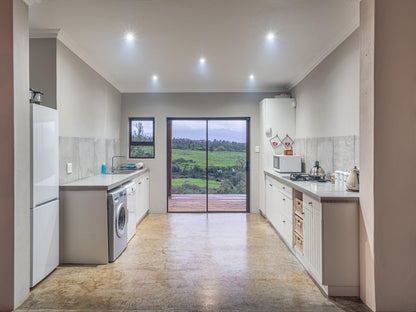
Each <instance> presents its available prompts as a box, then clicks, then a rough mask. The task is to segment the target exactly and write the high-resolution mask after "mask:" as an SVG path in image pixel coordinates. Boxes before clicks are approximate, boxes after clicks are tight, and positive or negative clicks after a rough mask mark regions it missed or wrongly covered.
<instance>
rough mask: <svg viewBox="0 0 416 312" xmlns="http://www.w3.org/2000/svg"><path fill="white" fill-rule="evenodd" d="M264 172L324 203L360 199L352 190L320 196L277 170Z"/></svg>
mask: <svg viewBox="0 0 416 312" xmlns="http://www.w3.org/2000/svg"><path fill="white" fill-rule="evenodd" d="M264 173H265V174H266V175H268V176H270V177H272V178H274V179H276V180H278V181H279V182H281V183H283V184H285V185H287V186H289V187H291V188H294V189H296V190H298V191H299V192H302V193H304V194H307V195H309V196H311V197H313V198H315V199H317V200H318V201H320V202H325V203H330V202H358V201H359V200H360V193H358V192H352V191H347V190H345V192H346V194H348V196H342V195H341V196H339V195H334V196H321V195H319V193H314V192H312V191H310V190H308V189H305V188H304V187H302V186H301V185H299V184H297V183H296V181H291V180H288V179H285V178H283V177H282V176H281V174H279V173H277V172H274V171H273V172H272V171H271V170H264ZM310 183H321V182H310Z"/></svg>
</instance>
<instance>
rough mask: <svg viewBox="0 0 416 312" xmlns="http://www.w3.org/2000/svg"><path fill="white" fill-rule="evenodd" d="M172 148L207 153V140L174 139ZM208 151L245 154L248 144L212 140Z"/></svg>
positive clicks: (209, 142)
mask: <svg viewBox="0 0 416 312" xmlns="http://www.w3.org/2000/svg"><path fill="white" fill-rule="evenodd" d="M172 146H174V147H175V148H176V149H182V150H184V149H189V150H195V151H205V150H206V141H205V140H191V139H182V138H173V139H172ZM208 150H209V151H210V152H216V151H227V152H245V151H246V143H240V142H231V141H225V140H217V139H215V140H212V141H211V140H210V141H208Z"/></svg>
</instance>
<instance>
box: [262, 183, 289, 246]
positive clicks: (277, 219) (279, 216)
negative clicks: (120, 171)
mask: <svg viewBox="0 0 416 312" xmlns="http://www.w3.org/2000/svg"><path fill="white" fill-rule="evenodd" d="M265 188H266V196H265V197H266V205H265V207H266V212H267V219H268V220H269V221H270V223H271V224H272V225H273V227H274V228H275V229H276V231H277V232H278V233H279V234H280V236H281V237H282V238H283V239H284V241H285V242H286V243H287V244H288V245H289V246H292V241H293V234H292V233H293V216H292V214H293V212H292V205H293V204H292V189H291V188H290V187H287V186H284V185H283V184H281V183H280V182H278V181H277V180H276V179H273V178H271V177H269V176H266V180H265Z"/></svg>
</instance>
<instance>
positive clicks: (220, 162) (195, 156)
mask: <svg viewBox="0 0 416 312" xmlns="http://www.w3.org/2000/svg"><path fill="white" fill-rule="evenodd" d="M205 157H206V153H205V151H194V150H179V149H172V160H173V161H175V160H176V159H179V158H183V159H185V160H193V161H195V165H199V166H201V167H205ZM239 159H241V160H245V159H246V154H245V153H244V152H227V151H221V152H208V166H218V167H233V166H235V162H236V161H237V160H239Z"/></svg>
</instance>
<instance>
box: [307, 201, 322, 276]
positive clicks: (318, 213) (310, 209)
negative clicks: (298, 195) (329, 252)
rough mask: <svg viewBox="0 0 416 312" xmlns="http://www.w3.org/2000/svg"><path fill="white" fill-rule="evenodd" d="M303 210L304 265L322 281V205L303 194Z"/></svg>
mask: <svg viewBox="0 0 416 312" xmlns="http://www.w3.org/2000/svg"><path fill="white" fill-rule="evenodd" d="M303 211H304V213H305V214H304V218H303V227H304V234H303V243H304V248H305V249H304V255H305V262H306V263H305V265H306V266H307V267H308V269H309V270H310V272H311V274H312V275H313V277H314V278H315V279H316V280H317V281H318V282H319V283H322V207H321V204H320V203H319V202H318V201H316V200H314V199H313V198H311V197H309V196H307V195H305V194H304V195H303Z"/></svg>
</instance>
